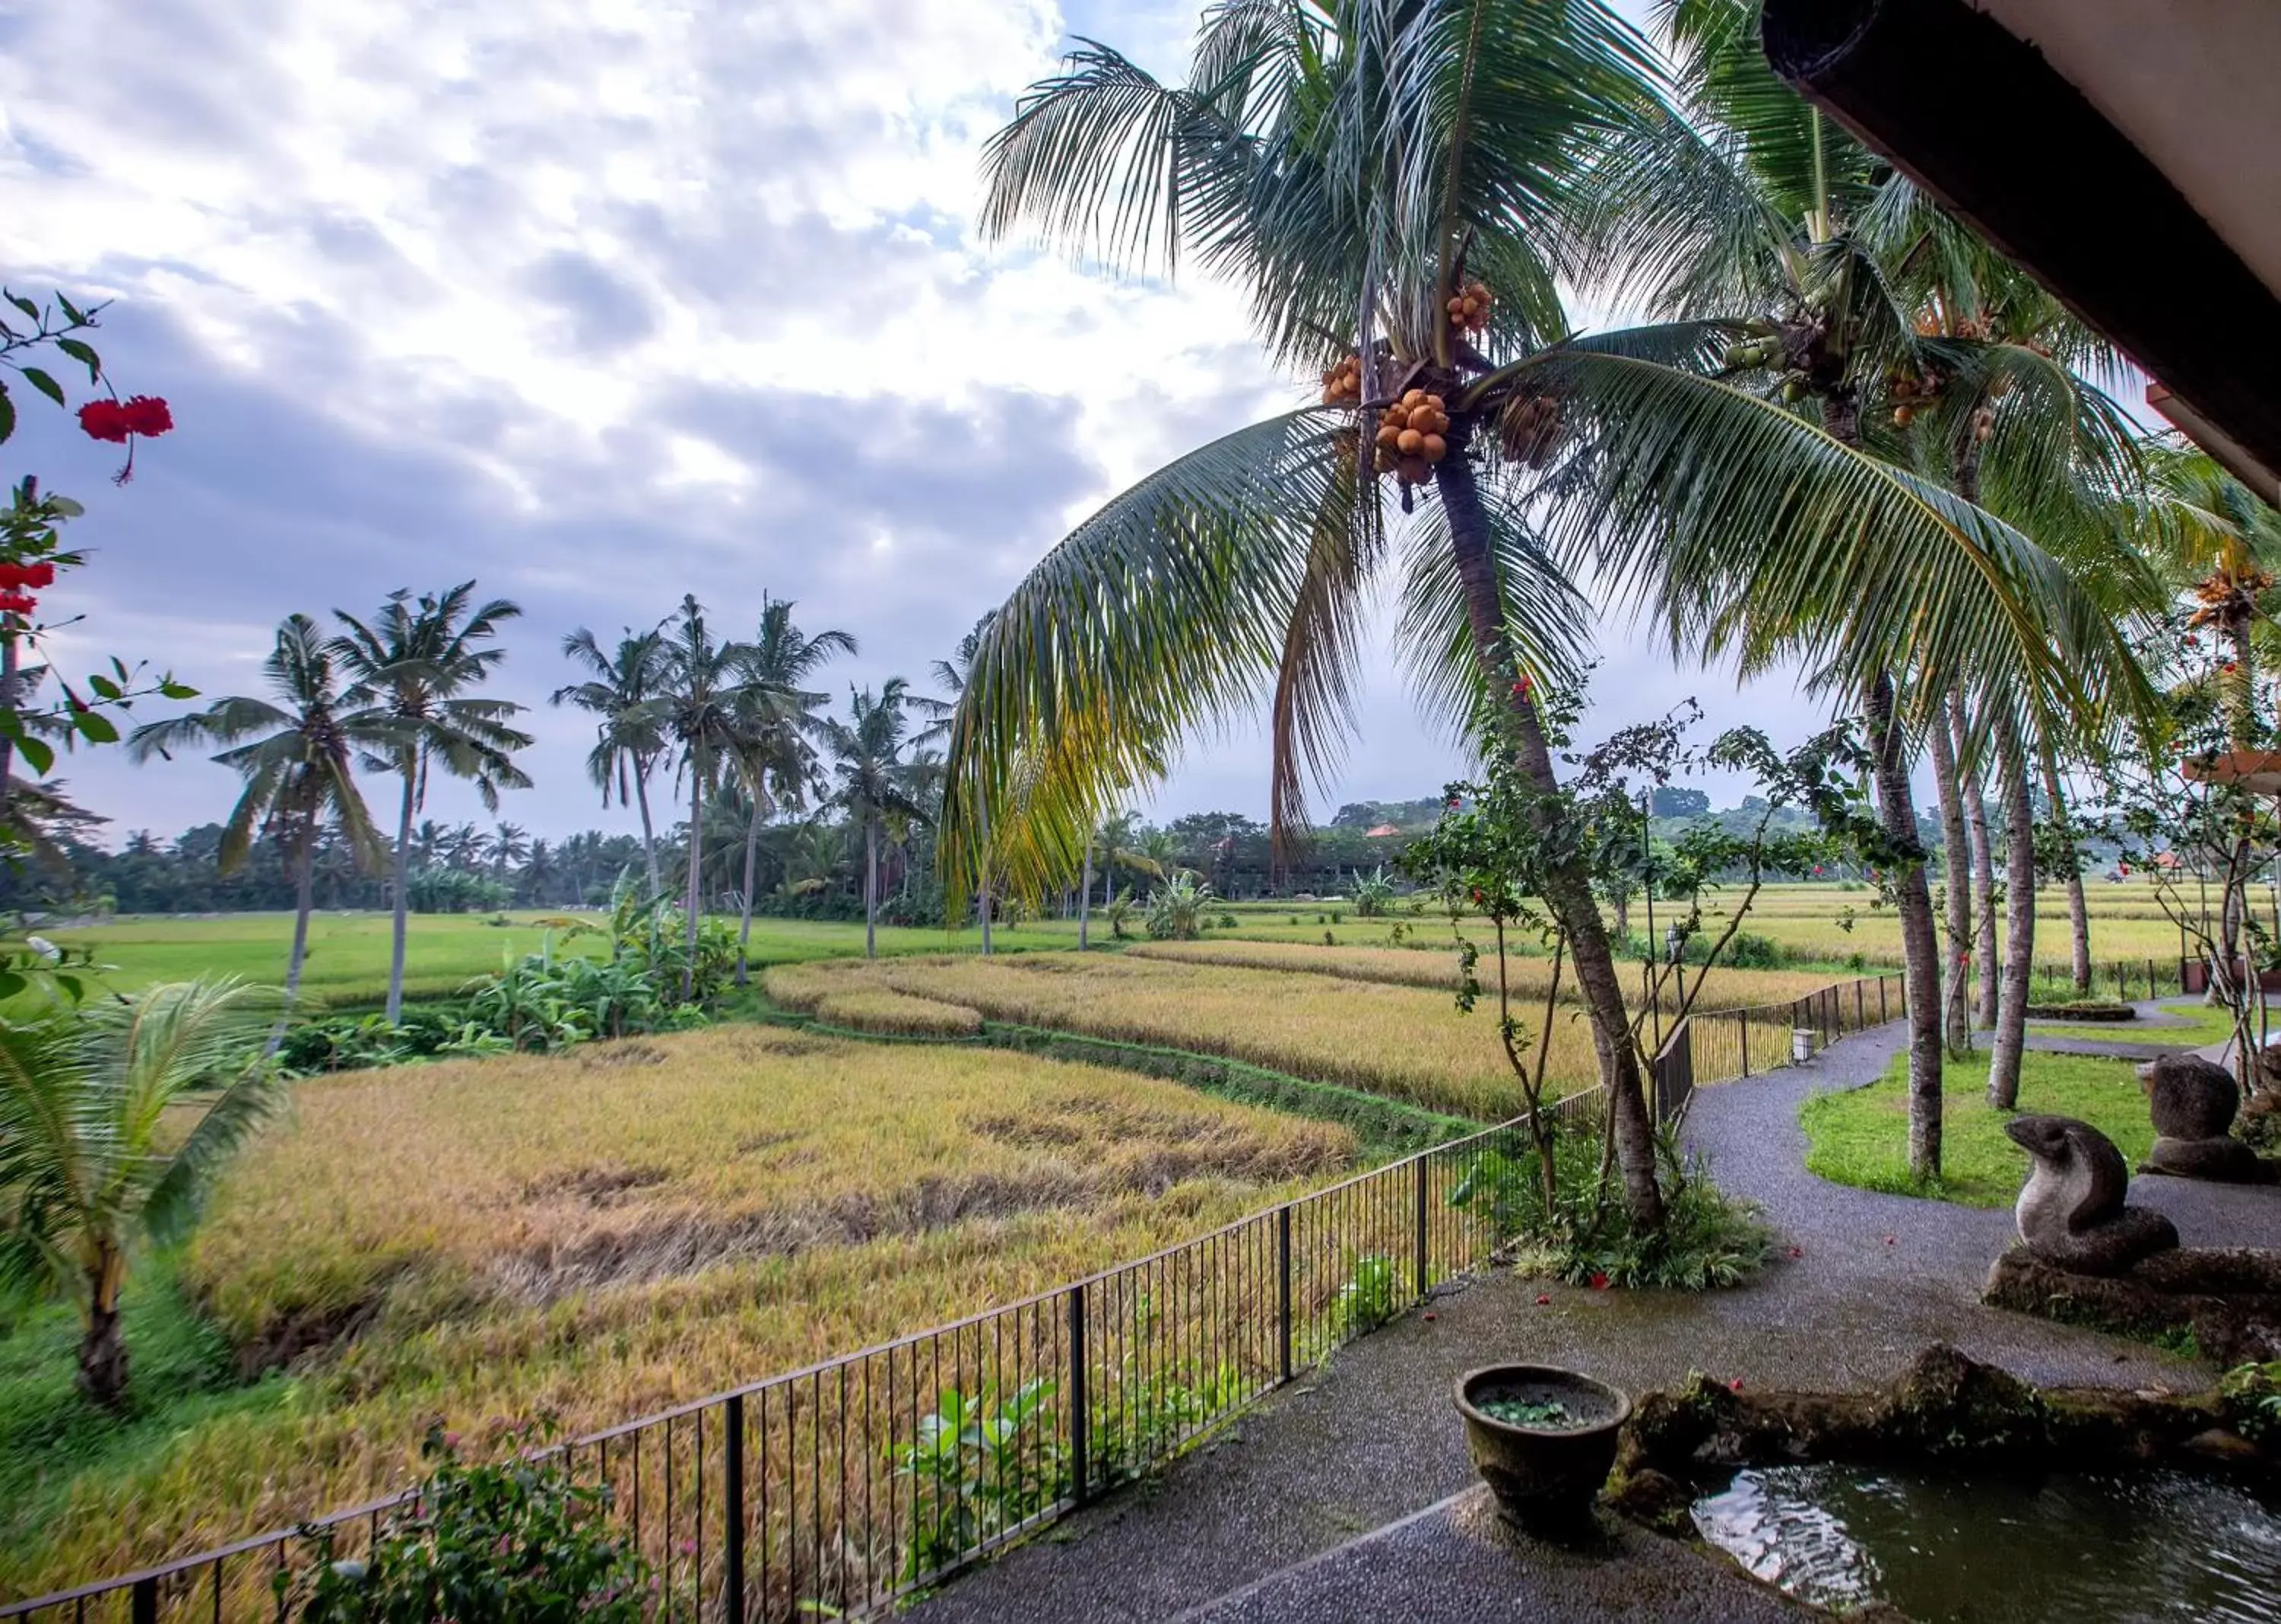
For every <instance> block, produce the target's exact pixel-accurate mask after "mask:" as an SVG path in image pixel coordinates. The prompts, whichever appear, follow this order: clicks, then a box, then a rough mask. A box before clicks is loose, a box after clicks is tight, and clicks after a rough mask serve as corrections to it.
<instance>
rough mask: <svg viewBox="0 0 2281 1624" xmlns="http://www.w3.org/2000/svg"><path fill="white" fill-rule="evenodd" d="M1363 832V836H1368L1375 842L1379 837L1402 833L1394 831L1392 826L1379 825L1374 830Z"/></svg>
mask: <svg viewBox="0 0 2281 1624" xmlns="http://www.w3.org/2000/svg"><path fill="white" fill-rule="evenodd" d="M1363 832H1364V833H1365V835H1367V836H1369V837H1370V838H1371V839H1373V840H1375V839H1380V837H1382V836H1385V835H1390V834H1400V833H1401V832H1402V831H1400V830H1399V829H1396V827H1395V826H1394V825H1393V824H1380V825H1379V826H1378V827H1377V828H1375V829H1365V830H1364V831H1363Z"/></svg>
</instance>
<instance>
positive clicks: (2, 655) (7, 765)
mask: <svg viewBox="0 0 2281 1624" xmlns="http://www.w3.org/2000/svg"><path fill="white" fill-rule="evenodd" d="M23 624H24V623H23V620H22V618H21V617H20V616H19V615H17V614H16V613H15V612H14V611H12V610H11V611H10V612H9V613H8V614H6V615H0V711H8V712H13V711H14V710H15V709H16V708H17V707H18V706H19V705H20V704H21V703H22V702H23V698H24V695H23V676H22V671H23V667H22V666H21V664H20V663H19V661H20V659H21V655H20V653H19V650H18V648H17V646H16V639H17V638H18V636H19V633H20V631H21V630H22V628H23ZM15 781H16V741H15V740H14V739H10V738H8V737H7V736H6V735H4V734H0V817H4V816H6V815H7V811H8V795H9V791H10V789H11V787H12V785H14V784H15Z"/></svg>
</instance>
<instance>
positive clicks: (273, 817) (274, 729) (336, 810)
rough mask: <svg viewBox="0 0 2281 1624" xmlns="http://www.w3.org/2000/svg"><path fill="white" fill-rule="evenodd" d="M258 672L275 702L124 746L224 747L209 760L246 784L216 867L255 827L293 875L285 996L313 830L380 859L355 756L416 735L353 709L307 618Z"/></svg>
mask: <svg viewBox="0 0 2281 1624" xmlns="http://www.w3.org/2000/svg"><path fill="white" fill-rule="evenodd" d="M261 669H262V674H263V675H264V676H265V677H267V679H268V684H269V691H270V692H271V693H272V694H273V695H274V696H275V698H274V700H264V699H254V698H249V697H244V696H239V697H235V698H231V699H226V700H216V701H215V702H214V703H213V705H212V706H210V707H209V708H206V709H205V710H202V711H197V712H193V713H192V714H191V715H187V716H174V717H171V718H169V719H168V720H166V721H164V722H153V723H149V724H148V725H147V726H143V727H139V728H137V729H135V732H134V733H133V735H132V736H131V737H130V738H129V739H128V754H130V755H131V756H132V757H133V758H134V759H135V761H138V762H142V761H148V760H149V759H150V758H151V756H153V755H159V756H164V757H166V758H167V759H169V760H171V759H173V754H174V751H175V750H177V749H182V748H187V747H189V746H192V745H198V744H216V745H222V746H228V747H227V748H225V749H223V750H222V751H221V752H220V754H217V755H215V757H214V758H213V759H214V760H215V761H217V762H220V763H221V764H222V765H223V766H225V767H228V768H231V769H234V770H235V771H236V772H237V774H238V775H239V776H240V777H243V778H244V780H245V790H244V793H243V794H241V795H240V796H239V797H238V798H237V805H236V807H234V808H231V810H230V815H229V821H228V823H227V824H224V825H223V829H222V839H221V852H220V862H219V866H220V870H221V871H222V872H223V873H224V874H228V873H233V872H235V871H236V870H237V868H238V867H239V866H240V865H241V864H243V863H244V861H245V855H246V852H247V851H248V849H249V848H250V847H251V845H252V843H253V834H254V830H255V826H256V825H257V824H258V825H259V826H261V827H262V828H263V829H265V830H267V831H268V833H269V834H270V835H271V836H272V837H274V839H276V840H277V842H278V844H279V846H280V847H282V849H283V851H284V853H285V856H286V860H287V861H288V862H290V863H291V864H292V865H293V868H294V870H295V871H296V874H297V876H298V879H297V885H296V893H295V899H294V913H293V949H292V955H291V956H290V958H289V959H288V960H287V961H286V968H285V998H286V1001H287V1002H288V1003H290V1002H291V1001H292V1000H293V997H294V995H295V994H297V993H298V991H299V990H300V986H301V965H302V963H303V961H304V960H305V958H306V957H307V956H308V950H309V910H310V909H311V907H312V906H313V898H312V886H313V884H314V879H315V865H316V855H317V836H318V834H319V832H320V831H321V830H322V829H323V827H324V826H325V824H327V823H328V822H330V823H331V824H333V825H334V826H335V827H336V828H337V829H338V830H339V831H340V833H341V835H342V837H343V838H344V839H345V840H346V841H347V842H348V846H349V849H350V850H351V851H352V852H353V853H354V854H355V855H356V859H357V861H358V862H359V863H360V864H361V865H362V866H363V867H365V868H366V869H367V870H373V869H377V868H378V867H379V866H380V864H381V862H382V861H383V852H384V850H385V847H384V846H383V842H382V840H381V839H380V837H379V835H378V833H377V832H376V831H375V830H374V828H373V826H372V813H371V810H370V809H369V808H367V807H366V805H365V803H364V795H363V793H362V792H360V790H359V789H358V788H357V783H356V771H355V769H356V762H357V761H358V759H359V757H360V755H361V756H366V757H381V758H385V759H387V760H390V761H394V760H398V759H400V753H401V752H402V751H403V750H405V749H406V748H408V747H410V746H411V740H412V738H413V735H412V731H411V730H410V729H409V728H408V727H407V726H406V724H405V723H402V722H399V721H398V720H397V719H396V718H394V717H393V716H391V715H387V714H385V713H384V712H383V711H379V710H374V709H354V708H349V701H348V696H347V695H346V694H345V693H344V692H342V690H341V688H340V685H339V682H338V673H337V671H336V668H335V665H334V653H333V649H332V646H331V645H330V643H329V642H328V641H327V639H326V638H325V637H324V635H323V634H322V633H321V632H320V631H319V630H318V629H317V623H316V622H314V621H313V620H311V619H310V618H309V617H308V616H307V615H288V616H286V618H285V620H284V622H283V623H282V624H281V625H279V627H278V628H277V643H276V646H275V647H274V648H273V649H272V650H271V651H270V653H269V657H268V658H267V660H265V661H262V666H261Z"/></svg>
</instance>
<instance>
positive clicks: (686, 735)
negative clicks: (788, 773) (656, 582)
mask: <svg viewBox="0 0 2281 1624" xmlns="http://www.w3.org/2000/svg"><path fill="white" fill-rule="evenodd" d="M754 652H755V651H754V647H753V646H752V645H751V644H749V643H739V642H736V641H733V640H731V641H729V642H720V641H716V640H715V638H714V636H713V634H712V631H711V630H710V629H709V628H707V625H706V623H705V606H704V605H702V604H700V603H699V602H698V601H697V597H696V594H694V593H693V592H692V593H690V594H688V595H686V596H684V598H683V599H682V600H681V613H680V614H679V615H678V616H677V617H676V618H675V620H674V621H673V623H672V632H671V634H670V635H669V637H668V638H666V641H665V645H664V651H663V655H662V661H661V671H660V679H661V680H660V690H659V701H658V715H659V716H660V718H661V721H662V723H663V727H664V732H665V737H667V738H669V739H672V740H674V741H675V742H676V744H677V745H678V746H679V749H680V762H679V768H678V770H680V771H681V772H683V773H684V774H686V775H687V777H688V779H689V859H688V865H687V866H688V876H687V878H688V885H687V892H686V895H685V897H684V901H683V908H684V911H685V913H686V914H687V916H688V917H687V924H688V931H689V940H688V947H689V953H688V957H687V958H686V959H685V960H684V963H683V964H682V967H681V995H682V997H683V998H684V999H686V998H688V997H689V996H690V995H691V991H692V985H693V983H692V978H693V977H694V976H695V974H696V969H697V929H698V916H699V915H700V913H701V912H702V910H703V897H702V893H701V891H700V885H701V883H702V882H701V879H700V875H701V873H702V870H703V866H704V865H703V863H702V862H701V855H702V854H701V853H700V836H701V834H702V831H703V830H704V827H705V793H706V792H707V790H708V789H712V788H715V787H716V786H717V785H719V783H720V781H721V777H722V775H723V771H724V770H729V771H734V772H735V773H736V774H737V775H738V777H742V778H744V779H746V781H747V782H750V779H751V771H750V766H751V749H752V736H751V734H750V732H749V731H748V730H747V726H746V723H747V722H748V721H749V719H750V712H749V700H748V685H749V684H748V680H747V673H748V672H749V671H750V670H751V669H752V664H753V661H754Z"/></svg>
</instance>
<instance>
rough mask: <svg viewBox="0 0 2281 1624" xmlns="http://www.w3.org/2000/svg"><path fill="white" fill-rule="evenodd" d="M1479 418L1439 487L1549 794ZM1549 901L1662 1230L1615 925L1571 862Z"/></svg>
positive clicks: (1477, 631)
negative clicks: (1503, 583)
mask: <svg viewBox="0 0 2281 1624" xmlns="http://www.w3.org/2000/svg"><path fill="white" fill-rule="evenodd" d="M1469 428H1470V425H1469V424H1468V423H1466V422H1465V421H1463V420H1460V421H1458V422H1457V423H1454V424H1452V425H1451V428H1450V452H1449V455H1448V456H1446V457H1445V458H1443V459H1442V461H1441V462H1440V463H1439V464H1438V465H1436V467H1435V468H1434V483H1435V487H1436V488H1437V489H1438V490H1439V491H1440V492H1441V497H1442V510H1443V512H1444V513H1445V514H1447V515H1448V518H1449V522H1450V551H1451V553H1452V554H1453V556H1454V559H1455V561H1456V563H1457V567H1458V580H1459V582H1460V583H1461V584H1463V586H1464V588H1465V615H1466V619H1467V622H1468V623H1469V624H1470V625H1471V627H1472V630H1473V647H1474V650H1475V653H1476V656H1477V657H1478V658H1479V659H1480V661H1481V668H1482V671H1483V673H1484V675H1485V676H1486V677H1488V682H1489V684H1490V691H1491V692H1494V693H1500V694H1503V695H1504V696H1505V697H1506V702H1507V709H1508V711H1509V713H1510V715H1511V716H1512V734H1513V745H1514V750H1515V756H1516V759H1517V761H1518V762H1519V766H1520V769H1521V770H1522V771H1524V772H1526V773H1527V775H1528V777H1529V781H1530V782H1531V783H1533V784H1534V785H1536V786H1537V788H1538V789H1540V790H1542V791H1543V792H1544V793H1547V794H1552V793H1558V790H1559V787H1560V780H1559V776H1558V774H1557V773H1556V772H1555V771H1554V769H1553V765H1552V752H1551V750H1550V747H1549V746H1547V744H1546V742H1545V738H1544V727H1543V722H1542V721H1541V720H1540V719H1539V717H1538V716H1537V714H1536V707H1535V705H1534V704H1533V703H1531V702H1530V700H1529V698H1528V696H1527V694H1526V693H1524V692H1522V691H1521V687H1520V684H1519V672H1518V669H1516V667H1515V666H1514V663H1513V661H1512V656H1511V654H1510V653H1509V652H1508V651H1507V649H1506V647H1505V642H1504V596H1503V594H1502V593H1501V592H1499V591H1498V588H1497V579H1496V568H1495V566H1494V565H1493V564H1492V563H1491V562H1490V559H1489V547H1488V515H1487V514H1486V513H1484V512H1483V511H1482V507H1481V490H1480V487H1479V486H1478V485H1476V484H1475V483H1474V482H1473V467H1472V465H1471V464H1470V463H1469V462H1467V461H1466V460H1465V440H1466V438H1467V435H1468V429H1469ZM1545 890H1546V893H1547V894H1546V897H1545V901H1546V903H1547V905H1548V906H1549V907H1550V909H1551V911H1552V915H1553V917H1554V918H1555V919H1556V920H1558V922H1559V924H1560V926H1561V928H1562V929H1563V930H1564V931H1565V932H1566V933H1567V938H1568V952H1569V958H1570V963H1571V964H1572V966H1573V967H1574V971H1575V972H1576V982H1577V986H1578V987H1579V989H1580V990H1581V993H1582V994H1583V1000H1584V1007H1585V1009H1587V1010H1589V1012H1590V1014H1591V1017H1592V1047H1593V1049H1594V1050H1595V1052H1596V1053H1597V1056H1598V1059H1599V1063H1600V1080H1601V1082H1602V1084H1603V1085H1604V1087H1605V1088H1606V1089H1607V1093H1608V1113H1609V1119H1610V1121H1611V1122H1612V1125H1613V1127H1614V1134H1613V1138H1614V1141H1615V1152H1616V1156H1617V1160H1618V1163H1619V1164H1620V1167H1621V1169H1622V1172H1623V1180H1624V1201H1625V1205H1626V1206H1627V1207H1628V1209H1629V1210H1630V1213H1631V1218H1632V1221H1633V1223H1634V1224H1635V1225H1636V1226H1638V1227H1640V1228H1642V1229H1659V1228H1661V1227H1662V1226H1663V1220H1664V1200H1663V1189H1662V1187H1661V1186H1660V1185H1659V1183H1658V1182H1657V1180H1656V1164H1655V1129H1654V1125H1653V1124H1652V1123H1651V1121H1650V1120H1649V1118H1648V1110H1647V1095H1646V1094H1645V1092H1644V1090H1643V1088H1642V1087H1641V1082H1640V1068H1639V1060H1638V1056H1637V1055H1636V1054H1635V1052H1634V1049H1633V1047H1632V1038H1631V1017H1630V1015H1629V1012H1628V1010H1627V1009H1626V1008H1625V1006H1624V994H1623V983H1622V982H1621V981H1620V979H1619V978H1618V977H1617V974H1616V963H1615V958H1614V955H1612V952H1611V951H1610V949H1609V947H1608V932H1607V927H1606V925H1605V924H1603V923H1602V922H1601V919H1600V909H1599V905H1598V903H1597V901H1594V899H1593V896H1592V879H1591V876H1590V875H1589V873H1587V872H1586V871H1585V870H1583V869H1582V868H1581V867H1580V866H1579V865H1577V864H1576V863H1575V862H1573V861H1572V862H1566V863H1563V864H1561V865H1560V866H1558V867H1557V868H1556V869H1555V870H1553V871H1552V873H1551V875H1550V878H1548V880H1547V882H1546V885H1545Z"/></svg>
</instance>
